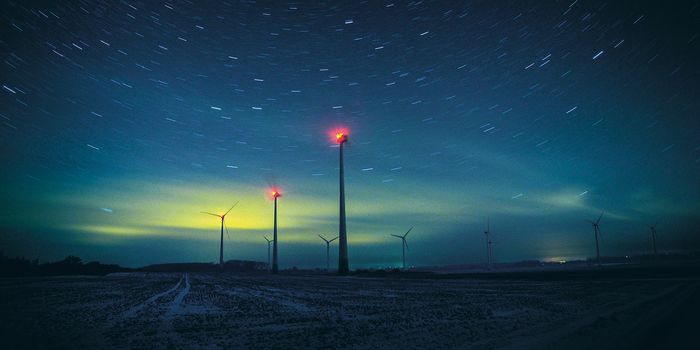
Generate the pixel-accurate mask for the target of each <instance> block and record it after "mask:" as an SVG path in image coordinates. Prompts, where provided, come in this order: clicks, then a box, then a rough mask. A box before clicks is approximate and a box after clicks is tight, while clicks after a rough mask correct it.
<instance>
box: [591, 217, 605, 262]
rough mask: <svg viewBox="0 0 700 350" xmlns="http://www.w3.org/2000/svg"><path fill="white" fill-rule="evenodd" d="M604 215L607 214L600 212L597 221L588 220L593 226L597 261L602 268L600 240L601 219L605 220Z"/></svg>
mask: <svg viewBox="0 0 700 350" xmlns="http://www.w3.org/2000/svg"><path fill="white" fill-rule="evenodd" d="M603 214H605V212H600V216H599V217H598V220H596V221H591V220H588V222H590V223H591V225H593V233H594V234H595V256H596V260H597V261H598V266H600V245H599V243H598V239H599V237H600V225H599V224H600V219H602V218H603Z"/></svg>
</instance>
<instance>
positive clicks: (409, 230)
mask: <svg viewBox="0 0 700 350" xmlns="http://www.w3.org/2000/svg"><path fill="white" fill-rule="evenodd" d="M411 230H413V226H411V228H409V229H408V231H406V233H404V234H403V236H404V237H406V236H408V233H409V232H411Z"/></svg>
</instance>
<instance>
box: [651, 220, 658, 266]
mask: <svg viewBox="0 0 700 350" xmlns="http://www.w3.org/2000/svg"><path fill="white" fill-rule="evenodd" d="M657 224H658V223H657ZM657 224H654V225H651V226H649V229H650V230H651V247H652V249H653V250H654V259H656V225H657Z"/></svg>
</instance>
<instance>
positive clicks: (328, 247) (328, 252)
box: [318, 235, 340, 272]
mask: <svg viewBox="0 0 700 350" xmlns="http://www.w3.org/2000/svg"><path fill="white" fill-rule="evenodd" d="M318 236H319V237H321V239H322V240H323V241H324V242H326V272H328V271H330V268H331V265H330V263H331V242H333V241H335V240H336V239H338V237H340V236H338V237H335V238H333V239H331V240H330V241H329V240H327V239H325V238H323V236H321V235H318Z"/></svg>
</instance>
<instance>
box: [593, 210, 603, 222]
mask: <svg viewBox="0 0 700 350" xmlns="http://www.w3.org/2000/svg"><path fill="white" fill-rule="evenodd" d="M603 214H605V212H604V211H601V212H600V216H599V217H598V220H596V222H595V223H596V224H597V223H599V222H600V219H602V218H603Z"/></svg>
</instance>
